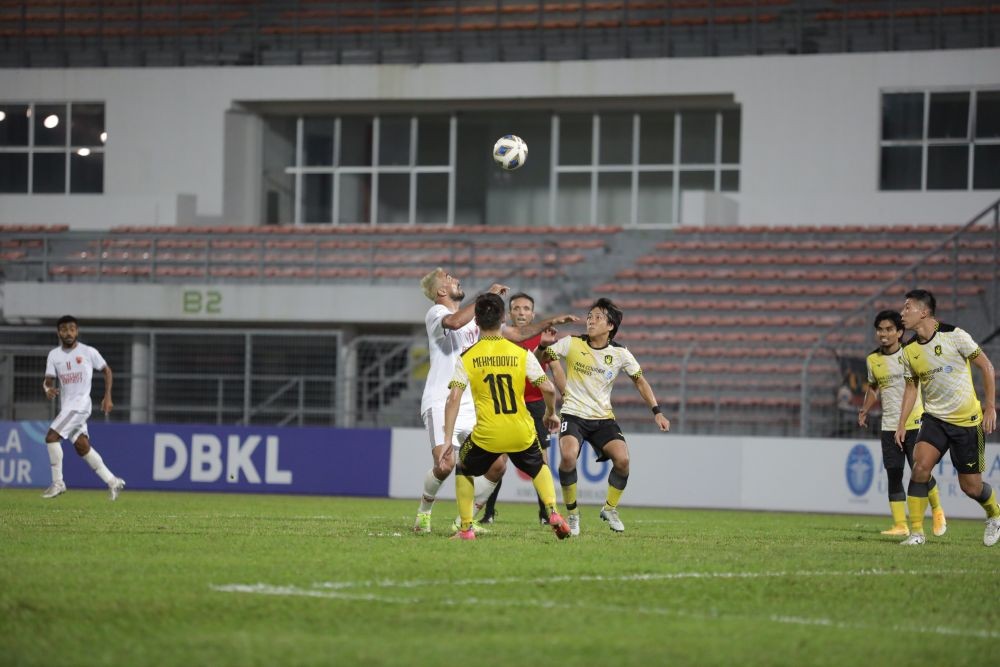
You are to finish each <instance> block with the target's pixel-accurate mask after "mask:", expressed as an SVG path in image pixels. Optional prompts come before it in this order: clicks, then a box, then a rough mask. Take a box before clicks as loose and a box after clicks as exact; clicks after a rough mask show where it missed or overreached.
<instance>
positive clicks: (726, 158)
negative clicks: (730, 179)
mask: <svg viewBox="0 0 1000 667" xmlns="http://www.w3.org/2000/svg"><path fill="white" fill-rule="evenodd" d="M722 161H723V162H724V163H725V164H739V162H740V111H739V109H728V110H726V111H723V112H722ZM723 189H725V188H723Z"/></svg>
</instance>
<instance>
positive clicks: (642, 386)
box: [632, 375, 670, 431]
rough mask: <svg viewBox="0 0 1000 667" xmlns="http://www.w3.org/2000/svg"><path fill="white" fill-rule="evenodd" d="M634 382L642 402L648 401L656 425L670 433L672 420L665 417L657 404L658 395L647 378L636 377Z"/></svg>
mask: <svg viewBox="0 0 1000 667" xmlns="http://www.w3.org/2000/svg"><path fill="white" fill-rule="evenodd" d="M632 382H634V383H635V388H636V389H638V390H639V395H640V396H642V400H644V401H646V405H647V406H648V407H649V409H650V410H651V411H652V412H653V420H654V421H655V422H656V425H657V426H659V427H660V430H661V431H669V430H670V420H669V419H667V418H666V417H664V416H663V413H662V412H661V411H660V406H659V405H658V404H657V403H656V395H655V394H654V393H653V388H652V387H650V386H649V382H647V381H646V378H645V377H644V376H642V375H636V376H634V377H633V378H632Z"/></svg>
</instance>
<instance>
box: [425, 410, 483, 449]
mask: <svg viewBox="0 0 1000 667" xmlns="http://www.w3.org/2000/svg"><path fill="white" fill-rule="evenodd" d="M421 417H423V419H424V429H425V430H426V431H427V437H428V439H429V440H430V443H431V447H437V446H438V445H443V444H444V405H440V406H436V407H432V408H427V409H426V410H425V411H424V414H423V415H421ZM475 425H476V413H475V412H472V413H471V414H470V413H469V412H468V411H463V410H461V409H460V410H459V412H458V417H456V418H455V432H454V433H453V434H452V441H451V444H452V445H454V446H455V447H461V446H462V443H463V442H465V439H466V438H468V437H469V436H470V435H472V428H473V427H474V426H475Z"/></svg>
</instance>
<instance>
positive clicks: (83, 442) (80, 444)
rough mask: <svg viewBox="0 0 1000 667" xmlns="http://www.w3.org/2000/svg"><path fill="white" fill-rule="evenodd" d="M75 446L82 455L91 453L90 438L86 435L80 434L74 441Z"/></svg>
mask: <svg viewBox="0 0 1000 667" xmlns="http://www.w3.org/2000/svg"><path fill="white" fill-rule="evenodd" d="M73 448H74V449H75V450H76V453H77V454H79V455H80V456H86V455H87V454H89V453H90V440H88V439H87V437H86V436H80V437H79V438H77V440H76V442H74V443H73Z"/></svg>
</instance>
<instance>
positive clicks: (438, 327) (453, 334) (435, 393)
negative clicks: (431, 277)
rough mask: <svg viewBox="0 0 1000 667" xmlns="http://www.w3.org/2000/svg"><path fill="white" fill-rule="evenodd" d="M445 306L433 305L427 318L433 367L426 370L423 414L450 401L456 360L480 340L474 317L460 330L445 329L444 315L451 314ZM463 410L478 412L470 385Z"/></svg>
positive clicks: (463, 403) (465, 394)
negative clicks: (449, 385) (450, 387)
mask: <svg viewBox="0 0 1000 667" xmlns="http://www.w3.org/2000/svg"><path fill="white" fill-rule="evenodd" d="M451 314H452V313H451V311H450V310H448V308H447V307H446V306H442V305H441V304H434V305H433V306H431V308H430V310H428V311H427V315H426V316H425V317H424V324H426V325H427V346H428V350H429V352H430V370H429V371H427V383H426V384H425V385H424V395H423V399H422V400H421V401H420V414H423V413H424V412H426V411H427V410H428V409H429V408H431V407H434V406H439V405H442V406H443V405H444V404H445V402H446V401H447V400H448V394H449V393H450V391H451V390H450V389H448V383H449V382H451V377H452V375H454V373H455V363H456V362H457V361H458V359H459V357H460V356H461V355H462V353H463V352H465V351H466V350H467V349H469V347H471V346H472V344H473V343H475V342H476V341H477V340H479V326H478V325H476V320H475V319H472V320H470V321H469V323H468V324H466V325H465V326H463V327H461V328H459V329H446V328H445V327H444V325H443V324H442V320H444V318H446V317H448V316H449V315H451ZM459 412H460V413H471V414H475V413H476V408H475V405H474V404H473V402H472V394H471V393H470V392H469V388H468V387H466V388H465V393H464V394H462V405H461V408H459Z"/></svg>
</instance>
